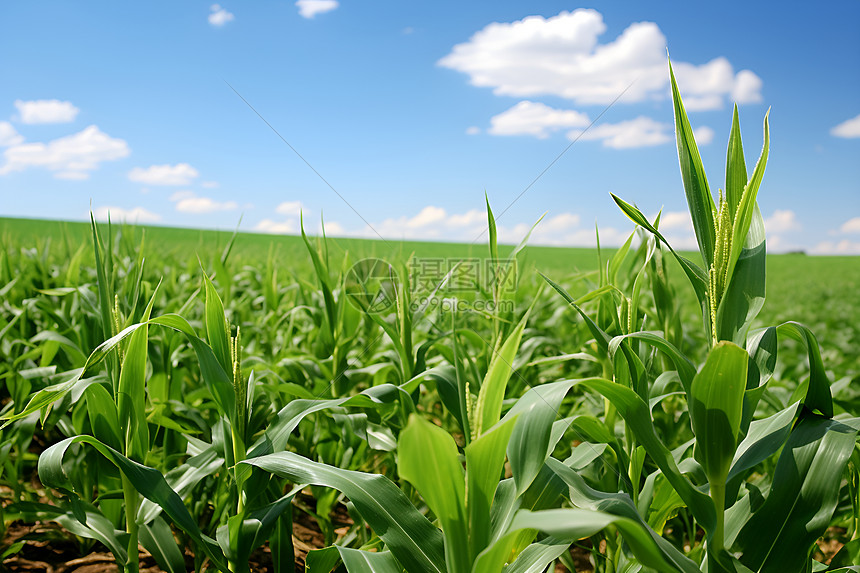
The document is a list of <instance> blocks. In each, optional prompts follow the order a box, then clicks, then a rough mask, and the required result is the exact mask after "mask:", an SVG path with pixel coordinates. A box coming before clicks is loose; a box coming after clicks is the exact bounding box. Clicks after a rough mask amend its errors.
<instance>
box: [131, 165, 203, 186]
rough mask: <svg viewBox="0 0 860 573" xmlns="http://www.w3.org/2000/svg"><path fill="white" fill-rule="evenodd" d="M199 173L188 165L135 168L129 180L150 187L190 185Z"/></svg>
mask: <svg viewBox="0 0 860 573" xmlns="http://www.w3.org/2000/svg"><path fill="white" fill-rule="evenodd" d="M198 175H199V173H198V172H197V170H196V169H194V168H193V167H191V166H190V165H188V164H187V163H177V164H176V165H152V166H150V167H147V168H145V169H144V168H143V167H135V168H134V169H132V170H131V171H129V172H128V178H129V179H130V180H131V181H137V182H138V183H146V184H148V185H188V184H189V183H191V180H192V179H194V178H195V177H197V176H198Z"/></svg>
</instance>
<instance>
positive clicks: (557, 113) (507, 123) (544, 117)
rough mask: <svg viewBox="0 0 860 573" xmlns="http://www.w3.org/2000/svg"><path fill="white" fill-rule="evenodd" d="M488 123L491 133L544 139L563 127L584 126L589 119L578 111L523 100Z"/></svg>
mask: <svg viewBox="0 0 860 573" xmlns="http://www.w3.org/2000/svg"><path fill="white" fill-rule="evenodd" d="M490 124H491V127H490V129H489V130H488V132H489V133H491V134H493V135H533V136H534V137H537V138H539V139H546V138H547V137H549V135H550V134H551V133H553V132H556V131H559V130H562V129H565V128H571V127H585V126H587V125H588V124H589V120H588V116H587V115H585V114H584V113H580V112H578V111H574V110H565V109H554V108H551V107H549V106H548V105H545V104H542V103H539V102H532V101H528V100H525V101H521V102H519V103H518V104H516V105H515V106H513V107H512V108H510V109H508V110H506V111H503V112H502V113H500V114H498V115H496V116H493V117H492V118H491V119H490Z"/></svg>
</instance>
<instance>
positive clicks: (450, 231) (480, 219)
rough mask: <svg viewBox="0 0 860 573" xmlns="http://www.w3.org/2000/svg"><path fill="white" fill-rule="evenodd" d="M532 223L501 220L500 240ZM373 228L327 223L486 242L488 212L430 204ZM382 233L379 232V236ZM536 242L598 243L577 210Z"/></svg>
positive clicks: (545, 223) (276, 228)
mask: <svg viewBox="0 0 860 573" xmlns="http://www.w3.org/2000/svg"><path fill="white" fill-rule="evenodd" d="M532 224H533V221H532V222H527V223H525V222H522V223H512V224H510V225H505V224H503V222H502V221H498V222H497V226H496V231H497V234H498V240H499V241H500V242H502V243H507V244H516V243H519V242H520V241H521V240H522V239H523V237H525V235H526V233H528V232H529V229H531V227H532ZM371 225H372V227H373V229H371V228H370V227H368V226H362V227H359V228H357V229H344V228H343V226H342V225H340V224H338V223H334V222H333V223H329V222H326V233H327V234H329V235H333V236H334V235H342V236H352V237H367V238H378V236H379V235H381V236H383V237H385V238H387V239H392V240H402V239H406V240H428V239H429V240H434V239H435V240H444V241H463V242H470V241H475V240H480V241H486V229H487V214H486V212H485V211H484V210H482V209H471V210H469V211H466V212H463V213H449V212H448V211H447V210H446V209H444V208H442V207H436V206H433V205H429V206H427V207H424V208H423V209H421V211H420V212H419V213H418V214H416V215H414V216H412V217H409V216H402V217H396V218H388V219H384V220H382V221H378V222H372V223H371ZM257 230H259V231H264V232H272V233H294V232H297V230H298V226H297V223H296V222H295V220H294V219H288V220H287V221H284V222H276V221H273V220H270V219H265V220H263V221H261V222H260V223H259V224H258V225H257ZM377 233H379V235H377ZM628 234H629V231H628V232H626V233H625V232H621V231H618V230H616V229H613V228H601V229H600V241H601V244H604V245H620V244H621V243H623V242H624V241H625V240H626V239H627V236H628ZM529 243H530V244H534V245H594V244H595V243H596V239H595V236H594V229H593V228H591V227H590V226H587V227H585V228H581V227H580V217H579V215H577V214H576V213H570V212H563V213H559V214H555V215H550V216H547V217H545V218H544V219H543V220H542V221H541V223H540V224H539V225H538V226H537V227H536V228H535V230H534V231H533V232H532V235H531V237H530V239H529Z"/></svg>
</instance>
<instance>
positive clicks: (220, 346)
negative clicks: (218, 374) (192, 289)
mask: <svg viewBox="0 0 860 573" xmlns="http://www.w3.org/2000/svg"><path fill="white" fill-rule="evenodd" d="M203 282H204V284H205V292H206V304H205V311H206V337H207V338H208V339H209V346H211V347H212V353H213V354H214V355H215V358H216V359H217V360H218V364H220V365H221V368H223V369H224V372H229V373H232V372H233V361H232V360H231V359H230V333H229V332H227V318H226V316H225V315H224V305H223V304H222V303H221V297H219V296H218V291H216V290H215V285H214V284H212V281H211V280H210V279H209V276H208V275H207V274H206V273H205V272H204V273H203Z"/></svg>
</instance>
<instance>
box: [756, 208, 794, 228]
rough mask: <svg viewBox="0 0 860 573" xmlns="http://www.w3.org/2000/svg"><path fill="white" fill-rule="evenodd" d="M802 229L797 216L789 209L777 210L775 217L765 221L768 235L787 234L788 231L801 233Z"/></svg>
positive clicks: (772, 216)
mask: <svg viewBox="0 0 860 573" xmlns="http://www.w3.org/2000/svg"><path fill="white" fill-rule="evenodd" d="M801 228H802V226H801V224H800V221H798V220H797V214H796V213H795V212H794V211H791V210H788V209H777V210H776V211H774V212H773V215H771V216H770V217H768V218H767V219H765V220H764V229H765V232H767V233H785V232H786V231H799V230H800V229H801Z"/></svg>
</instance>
